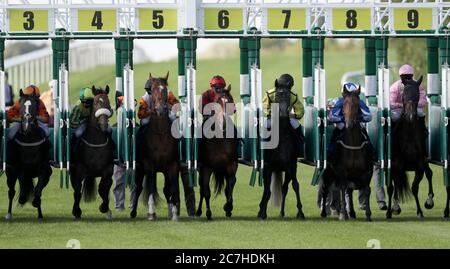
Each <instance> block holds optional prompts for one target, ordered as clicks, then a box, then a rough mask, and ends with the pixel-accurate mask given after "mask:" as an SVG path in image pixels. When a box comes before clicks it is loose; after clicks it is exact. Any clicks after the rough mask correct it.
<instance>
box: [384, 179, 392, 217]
mask: <svg viewBox="0 0 450 269" xmlns="http://www.w3.org/2000/svg"><path fill="white" fill-rule="evenodd" d="M392 180H393V178H391V182H390V183H389V185H388V186H387V192H388V209H387V211H386V218H388V219H392V195H393V194H394V186H393V185H392Z"/></svg>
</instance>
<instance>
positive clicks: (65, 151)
mask: <svg viewBox="0 0 450 269" xmlns="http://www.w3.org/2000/svg"><path fill="white" fill-rule="evenodd" d="M58 33H60V34H64V30H60V31H58ZM52 49H53V79H54V80H56V81H58V82H59V80H60V78H59V68H60V67H61V64H64V65H65V66H66V69H67V71H69V39H67V38H64V37H56V38H54V39H52ZM55 89H56V90H55V91H54V93H56V94H55V95H54V96H53V98H54V99H55V100H56V103H55V104H56V106H57V107H62V105H63V104H60V103H59V94H60V91H61V89H59V83H58V84H57V85H55ZM68 113H69V111H65V110H63V111H59V112H58V115H56V114H55V124H54V128H58V127H57V126H61V125H60V121H61V122H63V125H62V128H59V129H58V131H57V132H55V137H54V142H57V143H54V144H53V146H54V147H55V148H56V147H57V150H58V154H57V156H58V157H57V160H55V161H57V163H58V164H59V166H60V167H59V168H60V187H61V188H63V186H64V174H63V167H64V165H63V163H65V162H67V161H68V160H69V158H70V156H69V153H70V149H69V146H70V145H69V142H70V137H69V136H70V129H69V126H68V125H67V123H68V119H69V114H68ZM67 169H69V167H66V173H67ZM68 175H69V174H68V173H67V175H66V188H68V187H69V181H68Z"/></svg>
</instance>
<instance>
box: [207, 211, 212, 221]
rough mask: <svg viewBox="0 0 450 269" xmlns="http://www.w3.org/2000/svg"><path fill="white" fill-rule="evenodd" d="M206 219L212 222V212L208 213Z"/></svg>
mask: <svg viewBox="0 0 450 269" xmlns="http://www.w3.org/2000/svg"><path fill="white" fill-rule="evenodd" d="M206 219H207V220H211V219H212V213H211V211H210V210H208V211H206Z"/></svg>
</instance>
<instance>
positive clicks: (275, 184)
mask: <svg viewBox="0 0 450 269" xmlns="http://www.w3.org/2000/svg"><path fill="white" fill-rule="evenodd" d="M282 185H283V172H272V180H271V184H270V189H271V192H272V198H271V199H272V204H273V206H274V207H275V208H280V207H281V198H282V196H283V195H282V193H281V186H282Z"/></svg>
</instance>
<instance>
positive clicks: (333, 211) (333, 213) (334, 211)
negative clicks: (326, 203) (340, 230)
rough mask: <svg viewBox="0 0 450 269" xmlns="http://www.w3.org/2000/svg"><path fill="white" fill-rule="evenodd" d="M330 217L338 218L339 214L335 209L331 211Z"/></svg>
mask: <svg viewBox="0 0 450 269" xmlns="http://www.w3.org/2000/svg"><path fill="white" fill-rule="evenodd" d="M331 215H332V216H339V212H338V211H337V210H336V209H331Z"/></svg>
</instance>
